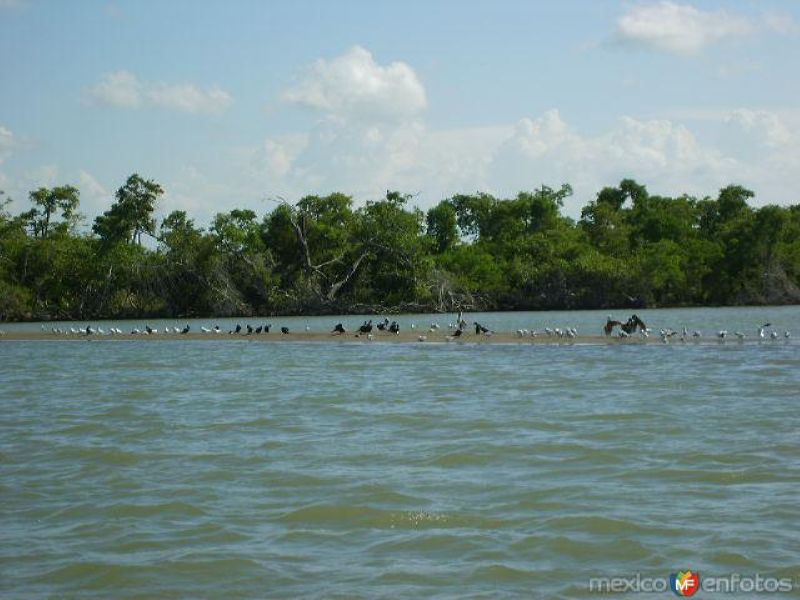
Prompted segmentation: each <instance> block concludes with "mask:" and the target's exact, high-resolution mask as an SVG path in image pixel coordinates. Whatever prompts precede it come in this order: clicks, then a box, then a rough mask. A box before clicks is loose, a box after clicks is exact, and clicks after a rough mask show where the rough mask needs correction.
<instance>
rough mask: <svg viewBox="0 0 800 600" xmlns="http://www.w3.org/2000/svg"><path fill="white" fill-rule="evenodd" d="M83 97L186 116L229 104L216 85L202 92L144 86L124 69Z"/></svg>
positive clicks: (160, 85)
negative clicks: (186, 113) (156, 108)
mask: <svg viewBox="0 0 800 600" xmlns="http://www.w3.org/2000/svg"><path fill="white" fill-rule="evenodd" d="M87 96H88V98H89V99H91V100H93V101H95V102H98V103H100V104H106V105H109V106H114V107H117V108H131V109H133V108H141V107H144V106H156V107H161V108H167V109H173V110H178V111H183V112H188V113H220V112H223V111H224V110H226V109H227V108H228V107H229V106H230V105H231V104H232V103H233V98H232V97H231V95H230V94H229V93H228V92H226V91H225V90H222V89H220V88H219V87H216V86H214V87H211V88H209V89H207V90H202V89H200V88H198V87H197V86H195V85H193V84H191V83H180V84H166V83H147V82H142V81H140V80H139V79H138V78H137V77H136V75H134V74H133V73H130V72H129V71H125V70H122V71H116V72H114V73H109V74H107V75H105V76H104V77H103V79H102V80H100V81H99V82H98V83H96V84H95V85H93V86H91V87H90V88H88V89H87Z"/></svg>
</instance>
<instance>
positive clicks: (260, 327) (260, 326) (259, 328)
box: [256, 325, 264, 333]
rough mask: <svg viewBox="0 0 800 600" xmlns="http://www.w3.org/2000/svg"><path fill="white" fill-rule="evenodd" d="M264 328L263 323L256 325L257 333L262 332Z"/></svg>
mask: <svg viewBox="0 0 800 600" xmlns="http://www.w3.org/2000/svg"><path fill="white" fill-rule="evenodd" d="M263 329H264V326H263V325H259V326H258V327H256V333H261V331H262V330H263Z"/></svg>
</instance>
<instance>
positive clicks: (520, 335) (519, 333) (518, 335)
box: [517, 329, 525, 337]
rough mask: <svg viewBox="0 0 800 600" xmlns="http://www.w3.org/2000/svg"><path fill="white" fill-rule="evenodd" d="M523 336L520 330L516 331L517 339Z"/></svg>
mask: <svg viewBox="0 0 800 600" xmlns="http://www.w3.org/2000/svg"><path fill="white" fill-rule="evenodd" d="M523 335H525V334H524V333H523V332H522V329H517V337H522V336H523Z"/></svg>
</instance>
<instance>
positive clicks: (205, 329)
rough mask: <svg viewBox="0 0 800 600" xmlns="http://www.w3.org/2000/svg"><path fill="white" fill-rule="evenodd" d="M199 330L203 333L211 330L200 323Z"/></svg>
mask: <svg viewBox="0 0 800 600" xmlns="http://www.w3.org/2000/svg"><path fill="white" fill-rule="evenodd" d="M200 331H202V332H203V333H211V330H210V329H209V328H208V327H203V326H202V325H201V326H200Z"/></svg>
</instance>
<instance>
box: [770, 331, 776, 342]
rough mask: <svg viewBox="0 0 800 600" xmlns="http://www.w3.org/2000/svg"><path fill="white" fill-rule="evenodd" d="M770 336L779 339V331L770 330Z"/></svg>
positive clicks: (772, 338)
mask: <svg viewBox="0 0 800 600" xmlns="http://www.w3.org/2000/svg"><path fill="white" fill-rule="evenodd" d="M769 337H770V339H771V340H777V339H778V332H777V331H770V332H769Z"/></svg>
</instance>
